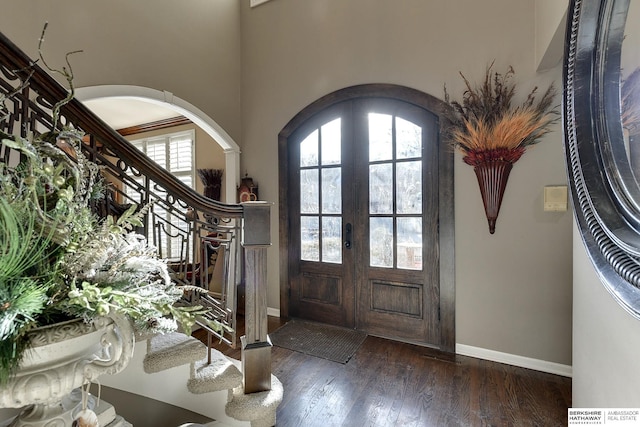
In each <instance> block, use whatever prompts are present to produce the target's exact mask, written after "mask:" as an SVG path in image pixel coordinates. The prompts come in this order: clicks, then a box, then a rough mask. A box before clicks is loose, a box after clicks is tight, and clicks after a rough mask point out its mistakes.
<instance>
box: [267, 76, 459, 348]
mask: <svg viewBox="0 0 640 427" xmlns="http://www.w3.org/2000/svg"><path fill="white" fill-rule="evenodd" d="M445 108H447V107H446V104H444V102H442V101H440V100H438V99H436V98H434V97H432V96H430V95H428V94H425V93H422V92H419V91H416V90H414V89H410V88H406V87H402V86H396V85H382V84H375V85H360V86H354V87H349V88H346V89H342V90H339V91H337V92H334V93H331V94H329V95H327V96H325V97H323V98H321V99H319V100H318V101H316V102H314V103H312V104H310V105H309V106H308V107H306V108H305V109H304V110H302V111H301V112H300V113H298V114H297V115H296V116H295V117H294V118H293V119H292V120H291V121H290V122H289V123H288V124H287V126H285V128H284V129H283V130H282V131H281V132H280V134H279V168H280V189H279V190H280V232H281V234H280V247H281V248H283V250H282V252H283V253H282V254H281V257H280V259H281V268H280V271H281V301H280V309H281V315H284V316H286V317H288V316H292V317H302V318H306V319H311V320H315V321H321V322H325V323H330V324H334V325H339V326H345V327H350V328H356V329H361V330H364V331H366V332H367V333H369V334H372V335H378V336H382V337H387V338H391V339H397V340H401V341H406V342H412V343H416V344H420V345H428V346H433V347H437V348H440V349H442V350H445V351H451V352H453V351H455V292H454V260H453V258H454V239H453V235H454V222H453V151H452V150H450V149H449V148H448V147H447V146H446V144H445V143H444V142H443V141H442V138H441V137H440V134H441V125H442V123H443V120H442V119H443V116H444V112H445Z"/></svg>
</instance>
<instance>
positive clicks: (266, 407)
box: [225, 375, 284, 426]
mask: <svg viewBox="0 0 640 427" xmlns="http://www.w3.org/2000/svg"><path fill="white" fill-rule="evenodd" d="M283 394H284V390H283V387H282V383H281V382H280V380H278V378H277V377H276V376H275V375H271V390H268V391H261V392H257V393H250V394H244V389H243V387H242V386H239V387H236V388H234V389H233V390H229V402H227V405H226V407H225V412H226V414H227V415H228V416H230V417H232V418H235V419H236V420H240V421H251V422H252V424H251V425H252V426H253V425H254V424H255V425H259V423H260V421H261V420H262V421H264V422H265V423H266V425H273V423H270V420H273V421H275V414H276V409H277V408H278V405H280V402H282V398H283ZM256 423H257V424H256Z"/></svg>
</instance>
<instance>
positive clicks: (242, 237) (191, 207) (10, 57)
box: [0, 33, 283, 427]
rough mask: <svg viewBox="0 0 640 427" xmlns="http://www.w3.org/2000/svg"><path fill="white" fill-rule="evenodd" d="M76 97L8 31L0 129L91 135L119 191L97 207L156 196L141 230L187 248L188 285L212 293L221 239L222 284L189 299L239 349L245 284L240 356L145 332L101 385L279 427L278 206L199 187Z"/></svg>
mask: <svg viewBox="0 0 640 427" xmlns="http://www.w3.org/2000/svg"><path fill="white" fill-rule="evenodd" d="M25 70H26V71H25ZM25 80H28V84H27V85H24V82H25ZM67 96H68V91H67V89H65V88H64V87H62V86H61V85H60V84H58V83H57V82H56V80H55V79H53V78H52V77H51V76H50V75H49V74H48V73H47V72H46V71H44V70H43V69H42V68H40V67H39V66H37V65H36V64H34V62H33V61H32V60H31V59H30V58H29V57H28V56H27V55H26V54H25V53H24V52H22V51H21V50H20V49H19V48H18V47H17V46H15V45H14V44H13V43H12V42H11V41H10V40H9V39H7V38H6V37H5V36H4V35H3V34H1V33H0V100H2V101H3V102H4V105H5V106H6V107H7V111H8V112H9V114H7V115H6V116H5V117H0V130H2V131H3V132H5V133H7V134H19V135H20V136H21V137H23V138H26V137H28V136H29V135H31V134H41V133H44V132H47V131H59V130H61V128H62V127H65V128H73V129H76V130H80V131H82V132H84V133H85V134H86V135H87V138H86V140H85V141H84V144H83V146H82V149H83V152H84V153H85V155H86V156H87V158H88V159H89V160H91V161H93V162H95V163H97V164H98V165H100V166H101V170H102V171H103V174H104V175H105V177H106V179H107V180H108V181H109V182H111V190H112V195H111V198H109V199H107V200H106V201H105V204H104V206H96V210H97V211H99V212H103V213H104V214H108V213H112V212H117V211H118V209H121V207H122V205H127V204H130V203H135V204H138V205H147V204H149V203H153V208H152V209H150V210H149V212H148V214H147V217H148V221H147V222H146V225H145V226H144V228H143V229H142V230H139V232H140V234H144V235H145V236H146V237H147V239H148V240H149V241H150V242H152V243H153V244H154V246H156V247H158V248H161V250H162V248H167V247H168V245H173V246H172V248H173V250H174V251H176V253H179V254H181V256H180V257H179V259H172V260H171V262H170V263H169V265H170V266H171V268H172V269H173V278H174V280H175V281H176V282H178V283H179V284H183V285H190V286H199V287H202V288H204V289H206V290H208V291H209V289H208V286H209V284H208V280H207V279H208V277H206V276H207V275H206V274H199V272H200V271H206V270H207V268H206V267H207V260H206V259H202V258H204V257H203V255H202V254H203V253H204V251H203V248H205V247H207V245H211V243H212V237H211V236H214V237H213V240H215V246H216V248H217V250H218V251H222V254H223V257H222V258H223V259H224V260H225V261H224V262H225V266H224V273H223V286H222V289H216V292H211V291H210V292H207V293H204V294H201V293H195V292H191V293H189V294H187V295H186V297H185V299H184V301H183V302H182V303H184V304H191V305H203V306H206V307H208V308H209V309H210V314H209V320H213V321H217V322H219V323H221V324H223V325H225V326H227V329H226V331H217V330H214V329H211V328H209V327H208V325H207V322H204V323H202V324H200V325H199V326H200V327H202V328H204V329H206V330H207V332H208V333H209V334H211V335H212V336H215V337H216V338H217V339H219V340H221V341H222V342H224V343H227V344H228V345H229V346H231V347H235V346H237V345H238V339H237V338H238V337H237V336H236V313H237V311H238V308H237V300H238V297H237V292H236V290H237V288H238V286H240V285H241V284H243V285H244V286H245V307H244V313H245V336H243V337H242V339H241V345H242V361H241V362H239V361H236V360H232V359H229V358H227V357H225V356H224V355H222V354H221V353H220V352H218V351H217V350H214V349H211V348H208V347H207V346H205V345H204V344H202V343H201V342H200V341H199V340H197V339H195V338H193V337H190V336H188V335H185V334H167V335H157V336H153V337H140V339H138V343H137V344H136V348H135V353H134V357H133V359H132V361H131V363H130V365H129V367H128V368H126V369H125V370H124V371H123V372H121V373H119V374H117V375H114V376H112V377H108V378H101V382H102V383H103V384H105V385H109V386H112V387H114V388H119V389H122V390H126V391H129V392H132V393H136V394H140V395H143V396H146V397H150V398H154V399H157V400H160V401H164V402H167V403H171V404H174V405H177V406H182V407H184V408H186V409H190V410H192V411H194V412H198V413H202V414H203V415H205V416H208V417H210V418H213V419H216V420H218V421H219V422H220V423H224V424H216V425H230V426H231V425H249V424H250V425H251V426H253V427H261V426H271V425H275V415H276V408H277V406H278V405H279V403H280V402H281V400H282V395H283V390H282V384H281V383H280V382H279V381H278V379H277V378H276V377H275V376H273V375H272V374H271V353H270V352H271V343H270V341H269V338H268V336H267V315H266V277H267V271H266V269H267V267H266V248H267V247H268V246H269V245H270V243H271V240H270V239H271V237H270V230H269V224H270V219H269V218H270V204H268V203H265V202H248V203H243V204H237V205H235V204H224V203H220V202H217V201H214V200H211V199H208V198H206V197H204V196H203V195H200V194H198V193H196V192H195V191H194V190H192V189H191V188H189V187H188V186H186V185H185V184H183V183H182V182H181V181H180V180H178V179H177V178H176V177H174V176H173V175H172V174H170V173H169V172H167V171H166V170H165V169H163V168H161V167H159V166H158V165H157V164H156V163H155V162H153V161H152V160H151V159H149V158H148V157H146V156H145V155H143V154H142V153H141V152H140V151H139V150H138V149H137V148H135V147H134V146H133V145H132V144H130V143H129V142H128V141H127V140H125V139H124V138H123V137H122V136H121V135H119V134H118V133H117V132H116V131H115V130H113V129H112V128H110V127H109V126H107V125H106V124H105V123H104V122H102V120H100V119H99V118H98V117H96V116H95V115H94V114H93V113H92V112H91V111H89V110H88V109H87V108H86V107H84V105H83V104H82V103H81V102H79V101H78V100H76V99H71V100H70V101H68V102H67V103H65V104H63V105H61V100H64V99H65V98H67ZM56 111H57V112H58V113H59V114H55V113H54V112H56ZM10 159H11V150H10V149H9V148H7V147H2V146H0V161H3V162H5V163H10ZM231 179H234V178H233V177H231ZM171 239H173V240H171ZM170 240H171V242H169V241H170ZM176 241H177V242H178V243H177V248H176ZM160 256H161V257H162V256H163V254H162V252H161V253H160ZM200 266H202V267H203V268H202V270H200ZM150 374H151V375H150ZM116 409H117V408H116ZM0 425H3V424H2V420H0Z"/></svg>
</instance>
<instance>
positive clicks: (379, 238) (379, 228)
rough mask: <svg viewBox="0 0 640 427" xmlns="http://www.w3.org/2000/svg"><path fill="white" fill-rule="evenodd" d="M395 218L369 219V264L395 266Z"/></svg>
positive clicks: (373, 265)
mask: <svg viewBox="0 0 640 427" xmlns="http://www.w3.org/2000/svg"><path fill="white" fill-rule="evenodd" d="M393 246H394V244H393V218H390V217H385V218H380V217H376V218H370V219H369V264H370V265H371V266H372V267H390V268H391V267H393Z"/></svg>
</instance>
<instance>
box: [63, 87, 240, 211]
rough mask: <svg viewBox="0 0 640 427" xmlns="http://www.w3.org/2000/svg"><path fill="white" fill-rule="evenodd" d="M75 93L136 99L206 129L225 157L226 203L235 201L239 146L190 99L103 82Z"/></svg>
mask: <svg viewBox="0 0 640 427" xmlns="http://www.w3.org/2000/svg"><path fill="white" fill-rule="evenodd" d="M75 96H76V98H77V99H78V100H80V101H93V100H100V99H123V100H125V99H135V100H139V101H143V102H146V103H149V104H155V105H160V106H163V107H166V108H168V109H171V110H173V111H175V112H176V113H177V114H179V115H182V116H184V117H186V118H188V119H189V120H191V121H192V122H193V123H194V124H195V125H196V126H198V127H200V128H201V129H202V130H203V131H204V132H206V133H207V134H208V135H209V136H210V137H211V138H212V139H213V140H214V141H215V142H216V143H217V144H218V145H220V147H221V148H222V150H223V152H224V156H225V160H224V164H225V167H224V178H223V182H224V186H225V191H224V194H225V195H226V200H223V201H225V202H227V203H236V202H237V200H236V189H237V187H238V185H239V184H240V147H239V146H238V144H237V143H236V142H235V141H234V140H233V138H231V136H230V135H229V134H228V133H227V132H226V131H225V130H224V129H223V128H222V127H221V126H220V125H219V124H218V123H216V121H215V120H213V119H212V118H211V117H209V116H208V115H207V114H205V113H204V112H203V111H202V110H200V109H198V108H197V107H195V106H194V105H192V104H190V103H189V102H187V101H185V100H183V99H181V98H179V97H177V96H175V95H173V94H172V93H170V92H166V91H159V90H155V89H150V88H146V87H140V86H130V85H102V86H90V87H83V88H78V89H76V92H75Z"/></svg>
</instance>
